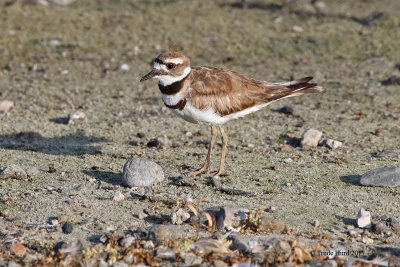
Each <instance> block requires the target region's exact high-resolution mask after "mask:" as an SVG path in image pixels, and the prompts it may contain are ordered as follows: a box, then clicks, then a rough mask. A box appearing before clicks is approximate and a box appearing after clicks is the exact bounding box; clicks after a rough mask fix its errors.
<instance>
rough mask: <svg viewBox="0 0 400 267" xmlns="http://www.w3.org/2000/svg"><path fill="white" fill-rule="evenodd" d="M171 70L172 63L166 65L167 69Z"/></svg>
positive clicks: (173, 66) (173, 65)
mask: <svg viewBox="0 0 400 267" xmlns="http://www.w3.org/2000/svg"><path fill="white" fill-rule="evenodd" d="M173 68H175V64H174V63H167V69H169V70H172V69H173Z"/></svg>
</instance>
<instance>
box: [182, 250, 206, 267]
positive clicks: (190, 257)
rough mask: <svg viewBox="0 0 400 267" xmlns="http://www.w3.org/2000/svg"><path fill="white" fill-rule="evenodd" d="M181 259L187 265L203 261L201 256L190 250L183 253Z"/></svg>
mask: <svg viewBox="0 0 400 267" xmlns="http://www.w3.org/2000/svg"><path fill="white" fill-rule="evenodd" d="M183 260H184V262H185V264H186V265H187V266H198V265H200V264H201V263H202V262H203V258H202V257H200V256H198V255H196V254H194V253H191V252H188V253H185V254H184V257H183Z"/></svg>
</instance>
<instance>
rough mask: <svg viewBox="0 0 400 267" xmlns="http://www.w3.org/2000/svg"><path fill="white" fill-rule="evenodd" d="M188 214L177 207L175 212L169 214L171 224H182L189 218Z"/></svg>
mask: <svg viewBox="0 0 400 267" xmlns="http://www.w3.org/2000/svg"><path fill="white" fill-rule="evenodd" d="M189 218H190V214H189V213H188V212H186V211H184V210H183V209H178V210H177V211H176V212H173V213H172V215H171V222H172V223H173V224H182V223H184V222H186V221H187V220H189Z"/></svg>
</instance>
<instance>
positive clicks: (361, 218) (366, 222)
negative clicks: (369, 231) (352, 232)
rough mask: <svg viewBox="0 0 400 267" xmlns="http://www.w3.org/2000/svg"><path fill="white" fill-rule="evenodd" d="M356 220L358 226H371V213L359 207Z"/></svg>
mask: <svg viewBox="0 0 400 267" xmlns="http://www.w3.org/2000/svg"><path fill="white" fill-rule="evenodd" d="M356 221H357V226H358V227H359V228H371V213H370V212H369V211H366V210H365V209H363V208H361V209H360V210H359V211H358V214H357V218H356Z"/></svg>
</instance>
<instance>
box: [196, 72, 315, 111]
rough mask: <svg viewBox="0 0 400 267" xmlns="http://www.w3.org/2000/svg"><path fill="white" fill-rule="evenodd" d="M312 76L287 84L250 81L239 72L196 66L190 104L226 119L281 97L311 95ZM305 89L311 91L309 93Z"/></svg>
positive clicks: (312, 86)
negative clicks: (216, 113) (213, 110)
mask: <svg viewBox="0 0 400 267" xmlns="http://www.w3.org/2000/svg"><path fill="white" fill-rule="evenodd" d="M311 79H312V77H306V78H303V79H300V80H298V81H294V82H291V83H284V84H270V83H267V82H262V81H257V80H253V79H249V78H247V77H245V76H243V75H241V74H239V73H237V72H234V71H230V70H225V69H219V68H214V67H195V68H192V72H191V84H190V87H191V88H192V90H191V91H190V93H189V97H190V101H191V103H192V104H193V105H194V106H195V107H196V108H199V109H205V108H214V109H215V110H216V111H217V112H218V113H219V114H221V115H222V116H226V115H229V114H232V113H235V112H239V111H241V110H244V109H247V108H250V107H252V106H255V105H260V104H263V103H268V102H270V101H274V100H277V99H279V98H282V97H287V96H291V95H293V96H294V95H300V94H303V92H302V93H301V91H303V90H304V93H309V92H311V90H312V89H313V88H316V87H315V86H316V84H312V83H308V81H309V80H311ZM306 89H309V91H308V92H307V91H306Z"/></svg>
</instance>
